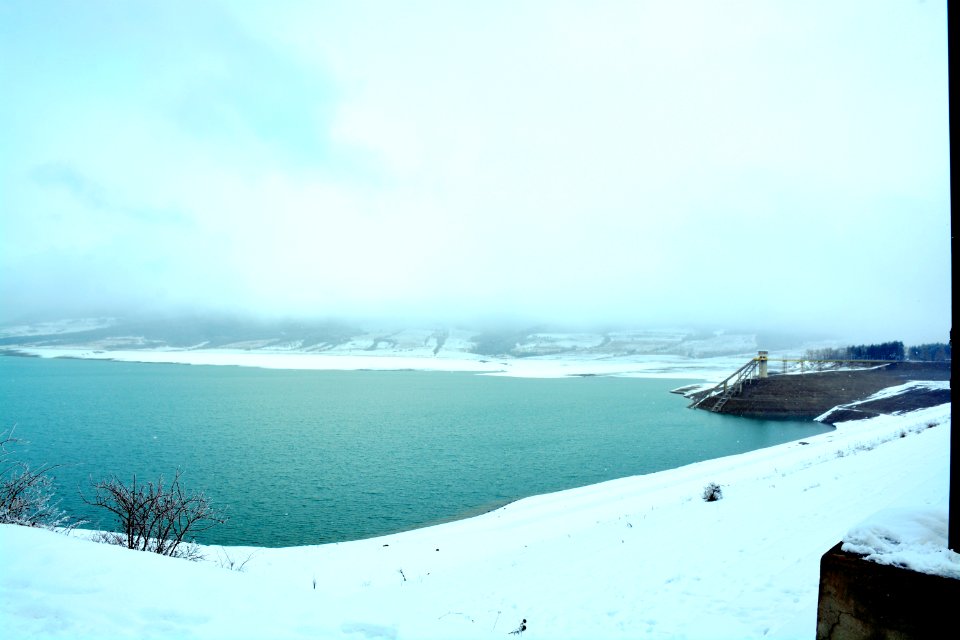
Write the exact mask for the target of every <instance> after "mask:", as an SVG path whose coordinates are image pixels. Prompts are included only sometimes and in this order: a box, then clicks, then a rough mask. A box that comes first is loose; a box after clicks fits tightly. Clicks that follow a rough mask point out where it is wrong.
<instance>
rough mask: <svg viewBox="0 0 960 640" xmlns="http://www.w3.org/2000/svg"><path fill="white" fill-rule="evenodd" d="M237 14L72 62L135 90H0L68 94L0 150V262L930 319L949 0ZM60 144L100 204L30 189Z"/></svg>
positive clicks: (530, 308)
mask: <svg viewBox="0 0 960 640" xmlns="http://www.w3.org/2000/svg"><path fill="white" fill-rule="evenodd" d="M238 7H242V6H241V5H233V4H229V5H224V6H223V7H221V10H217V9H216V8H214V9H204V10H203V11H202V12H201V13H200V18H198V19H197V20H196V25H195V26H194V27H192V28H191V29H184V30H182V32H181V31H178V27H177V26H176V25H177V24H179V23H178V22H177V21H173V20H170V19H169V16H168V17H167V19H164V20H158V21H157V24H158V25H159V26H158V28H157V29H156V32H155V33H147V32H141V33H140V37H142V38H144V39H145V40H146V41H145V43H141V44H136V45H131V44H130V42H131V41H130V39H129V38H128V39H123V38H118V39H117V40H116V42H111V40H110V39H109V38H106V39H105V40H104V41H102V42H100V43H98V46H97V47H95V48H91V49H90V50H89V51H87V52H86V53H85V54H84V55H85V59H84V63H85V64H84V68H87V67H89V64H87V63H89V62H90V61H93V62H95V61H97V60H99V59H101V58H111V59H115V58H116V57H117V56H120V57H121V58H122V57H123V56H122V55H121V54H128V53H130V51H125V50H120V49H118V48H117V47H120V43H122V44H123V46H124V47H128V48H129V47H130V46H135V47H137V46H139V47H141V49H140V55H134V59H135V60H138V61H139V62H140V64H141V67H140V68H138V69H137V71H138V72H139V73H141V74H142V78H143V82H142V83H137V84H135V85H131V84H130V82H128V81H129V79H130V77H131V76H130V74H129V73H128V72H125V71H124V68H123V65H120V67H119V71H115V72H112V73H115V74H118V78H112V77H111V76H110V75H109V74H106V75H104V76H102V77H101V76H97V77H96V78H95V79H96V82H94V83H92V86H91V87H84V86H82V84H80V85H78V84H77V83H72V82H64V80H66V79H68V78H70V77H72V76H73V75H75V74H76V73H78V72H79V71H80V69H79V68H78V67H75V66H72V65H71V64H70V62H69V60H68V59H67V60H63V61H62V62H61V65H62V66H59V67H56V68H55V69H54V70H53V71H50V70H48V73H47V74H46V75H41V76H38V77H36V78H34V79H30V78H27V77H18V78H16V79H15V82H16V85H17V86H18V87H21V88H22V89H23V91H24V94H25V95H28V96H32V97H31V101H32V103H34V104H36V100H37V99H38V98H37V97H36V96H43V95H44V92H45V91H47V90H49V89H50V88H53V87H56V88H57V90H58V91H59V92H60V95H59V96H58V101H57V102H56V103H55V104H52V105H48V108H47V110H46V113H45V117H44V118H43V119H42V120H41V119H40V118H36V119H34V118H29V117H28V118H25V119H24V117H23V110H21V111H20V112H18V114H19V115H18V116H17V118H18V120H17V121H18V122H20V123H22V124H23V125H24V126H25V127H26V129H27V130H28V131H27V132H26V134H24V135H23V136H22V137H21V138H20V139H19V144H18V145H17V146H16V147H15V148H16V149H17V151H19V153H17V159H16V160H13V161H11V160H7V161H6V162H4V163H3V164H2V165H0V168H2V169H3V173H2V174H0V180H2V181H3V187H4V191H5V192H6V193H7V195H6V196H3V197H4V201H5V205H4V206H5V208H6V209H7V211H8V212H7V213H5V214H4V221H3V224H4V227H8V228H9V229H12V230H13V231H15V232H17V234H18V235H19V243H18V244H19V247H20V248H19V249H16V250H13V251H12V253H10V252H8V254H7V255H8V257H7V258H5V264H6V265H7V266H5V269H17V268H21V267H23V266H24V265H30V264H32V265H34V266H35V265H36V260H40V261H45V260H55V257H54V256H55V255H56V254H58V252H61V251H62V250H64V249H65V248H69V249H71V250H74V251H79V252H83V251H85V250H94V249H95V250H96V251H97V252H98V253H99V255H101V256H107V257H106V258H104V259H107V260H112V261H113V262H114V263H115V264H116V265H117V266H118V268H117V271H118V272H120V273H122V276H117V278H118V283H117V285H116V286H115V287H113V289H114V290H116V291H118V292H122V291H123V290H124V289H125V288H129V289H131V290H135V289H138V288H139V289H141V290H143V289H149V288H151V287H153V288H158V289H162V290H164V291H165V292H167V295H169V296H170V297H171V298H176V297H178V296H179V297H181V298H183V299H184V300H187V301H190V302H191V303H192V302H200V301H205V302H207V303H211V304H217V305H226V306H239V307H250V308H256V309H264V308H270V309H276V310H290V311H292V312H298V313H307V312H317V313H326V312H331V311H337V310H340V309H341V308H342V309H346V308H348V307H350V308H354V309H355V308H362V309H364V310H368V311H381V310H410V309H413V308H420V309H436V308H440V307H442V308H445V309H449V308H451V307H453V308H456V309H461V310H464V311H475V310H486V309H490V308H491V307H496V306H498V305H505V306H508V307H510V308H511V309H513V310H517V309H520V310H522V311H523V312H529V313H531V314H536V313H538V312H542V313H544V314H546V315H549V314H551V313H552V314H554V315H556V314H568V313H573V312H575V311H576V312H578V313H579V314H581V315H583V314H585V315H591V316H596V317H609V316H626V317H631V318H635V319H637V320H638V321H645V320H646V319H656V318H669V317H679V318H688V317H697V318H704V319H709V318H717V319H719V320H722V321H734V320H737V319H739V318H740V317H741V314H742V313H744V312H745V310H751V309H754V308H755V307H757V303H756V299H757V298H758V297H761V298H763V299H764V300H766V301H767V302H765V303H764V304H763V305H762V307H763V309H765V310H764V311H762V312H761V311H758V312H756V313H749V316H750V317H747V318H744V320H745V321H747V322H749V321H751V320H752V319H753V318H755V317H758V316H769V321H770V322H776V323H780V322H786V321H788V320H790V318H793V319H794V320H796V321H797V322H801V323H804V322H805V323H809V324H817V325H823V324H827V323H830V322H835V321H836V320H837V315H838V314H837V311H838V310H840V311H842V312H843V313H841V314H839V315H842V316H845V317H846V316H849V318H850V320H849V321H844V322H848V323H849V326H850V327H851V328H854V327H859V326H861V325H862V324H863V321H864V320H866V319H870V321H871V322H874V321H875V319H874V317H873V316H874V315H875V314H866V315H864V314H863V312H862V311H861V310H860V308H858V307H864V306H865V307H870V306H875V305H878V304H882V303H884V302H885V301H886V300H890V299H897V300H911V301H912V303H911V304H909V305H907V307H908V308H907V309H906V310H902V311H900V312H896V313H893V312H892V313H891V315H892V316H893V317H895V318H898V319H899V322H894V323H893V324H894V327H893V328H892V329H891V330H897V327H898V326H906V325H910V326H915V327H919V326H924V327H926V328H925V329H923V330H922V331H932V330H933V329H932V327H940V326H941V325H943V326H944V327H946V326H949V323H950V315H949V314H950V299H949V291H950V286H949V285H950V281H949V247H948V245H947V243H946V239H947V234H948V233H949V187H948V168H949V161H948V157H949V156H948V143H947V138H946V134H947V108H946V107H947V98H946V42H945V38H944V37H943V36H944V35H945V20H944V18H945V9H944V6H943V5H942V4H938V3H925V4H920V5H918V4H914V3H906V2H904V3H890V4H889V5H885V6H884V7H883V9H882V10H881V9H879V8H877V6H876V5H875V4H873V3H842V4H839V5H837V4H836V3H819V4H804V5H800V6H794V5H782V4H771V3H735V4H723V5H716V4H714V3H701V2H684V3H643V2H640V3H637V2H601V3H581V2H562V3H561V2H548V3H539V2H523V3H482V4H480V3H477V4H473V3H431V2H424V3H413V4H410V3H404V4H396V3H387V2H367V3H357V2H351V3H332V4H331V3H324V4H322V5H317V4H316V3H291V4H289V5H284V6H283V8H282V9H278V8H277V7H276V6H275V5H270V6H269V7H266V6H265V5H259V4H255V5H251V6H245V7H242V8H238ZM181 9H183V8H182V7H181ZM156 11H160V12H161V13H162V10H160V9H156V8H155V12H156ZM28 26H32V28H34V29H39V28H41V27H39V26H38V25H37V24H33V25H28ZM65 28H67V29H69V26H68V27H65ZM178 38H179V39H178ZM171 41H176V42H177V46H178V47H179V48H178V49H176V50H175V51H173V52H172V53H170V54H165V55H163V56H159V57H158V54H156V52H157V51H164V46H165V44H166V43H168V42H171ZM26 46H27V47H28V48H29V46H30V45H26ZM85 51H86V50H85ZM144 52H146V53H144ZM133 53H137V52H136V51H134V52H133ZM148 54H149V55H148ZM115 66H116V65H115ZM153 79H156V82H154V81H153ZM0 115H2V114H0ZM27 141H29V144H28V143H27ZM49 163H56V164H58V165H60V166H66V167H70V168H71V169H72V170H75V171H76V172H77V174H78V175H81V176H84V177H85V179H87V180H89V181H90V183H91V184H95V185H98V188H99V189H100V191H101V192H102V193H103V202H101V203H100V206H97V204H96V203H93V202H90V201H89V200H88V201H86V202H82V201H77V199H76V198H74V199H73V200H72V201H70V194H69V193H66V192H64V191H63V189H60V190H59V191H57V192H56V193H55V194H51V193H49V191H50V185H46V186H38V185H36V184H34V183H29V181H28V180H27V178H25V177H24V176H27V175H29V174H30V171H31V170H32V169H33V168H35V167H37V166H43V165H44V164H49ZM105 203H106V204H105ZM124 211H126V212H128V213H129V212H131V211H150V212H153V214H154V217H153V218H152V219H151V220H150V221H144V220H135V219H131V218H130V217H129V216H126V217H125V216H123V215H122V213H123V212H124ZM156 212H167V213H168V214H169V215H170V217H171V221H170V222H169V224H164V223H162V221H160V220H158V219H157V218H156ZM161 217H162V216H161ZM118 221H119V222H118ZM54 226H56V227H57V228H56V229H54V228H53V227H54ZM70 237H74V238H76V244H75V245H73V246H68V247H65V246H64V242H66V244H67V245H70V242H69V240H68V238H70ZM5 244H9V241H8V242H6V243H5ZM159 245H162V247H163V248H162V249H157V246H159ZM891 246H896V247H899V248H901V249H904V248H906V249H907V250H909V251H910V253H911V255H910V256H909V259H906V258H903V259H901V260H891V259H890V257H889V254H888V253H886V252H888V251H891V250H893V249H891ZM44 252H47V253H44ZM49 252H52V253H49ZM38 255H43V256H44V257H43V258H36V256H38ZM144 255H149V256H152V259H153V262H154V264H155V266H156V267H157V268H155V269H144V267H143V261H142V260H139V258H140V257H142V256H144ZM30 256H33V257H34V258H36V260H35V261H34V262H33V263H31V262H30ZM800 265H802V268H801V266H800ZM746 266H752V267H753V268H751V269H747V273H748V274H749V275H744V274H743V271H744V269H745V267H746ZM905 273H909V274H910V277H909V278H907V277H906V276H905V275H904V274H905ZM181 274H190V275H189V276H188V277H186V278H184V279H180V275H181ZM731 276H732V279H731ZM148 285H149V286H148ZM17 286H19V285H18V284H17V283H13V284H9V285H5V288H6V289H8V290H9V289H16V288H17ZM850 286H854V287H856V288H857V291H858V294H857V295H858V297H859V301H858V302H857V304H856V305H853V304H852V303H851V302H850V300H851V295H850V289H849V287H850ZM178 292H179V293H178ZM48 293H49V295H52V296H55V295H57V292H56V290H55V287H52V288H51V290H50V291H49V292H48ZM131 295H132V294H131ZM797 300H803V301H805V303H804V305H803V306H804V307H807V308H809V307H810V306H813V307H816V308H819V309H823V310H824V311H816V312H810V311H803V312H801V311H799V310H798V309H797V307H798V305H797V304H796V301H797ZM771 307H772V308H776V309H790V310H791V312H790V313H783V312H776V313H774V312H771V311H769V309H770V308H771ZM827 310H829V311H827ZM798 314H799V315H798ZM922 331H921V332H922ZM937 331H939V329H937Z"/></svg>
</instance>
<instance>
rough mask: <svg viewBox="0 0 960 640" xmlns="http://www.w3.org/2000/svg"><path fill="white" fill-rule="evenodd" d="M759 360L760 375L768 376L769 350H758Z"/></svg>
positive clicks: (762, 376)
mask: <svg viewBox="0 0 960 640" xmlns="http://www.w3.org/2000/svg"><path fill="white" fill-rule="evenodd" d="M757 362H759V363H760V377H761V378H766V377H767V352H766V351H758V352H757Z"/></svg>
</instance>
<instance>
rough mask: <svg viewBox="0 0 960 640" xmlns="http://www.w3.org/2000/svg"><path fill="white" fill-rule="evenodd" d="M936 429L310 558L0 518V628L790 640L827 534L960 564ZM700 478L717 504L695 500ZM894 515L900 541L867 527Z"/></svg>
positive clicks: (793, 448)
mask: <svg viewBox="0 0 960 640" xmlns="http://www.w3.org/2000/svg"><path fill="white" fill-rule="evenodd" d="M949 437H950V405H949V404H945V405H942V406H939V407H933V408H929V409H923V410H920V411H916V412H912V413H909V414H904V415H897V416H880V417H877V418H873V419H870V420H863V421H857V422H848V423H841V424H840V425H839V426H838V429H837V430H836V431H833V432H830V433H827V434H823V435H820V436H816V437H813V438H809V439H807V440H805V441H801V442H793V443H789V444H784V445H780V446H776V447H771V448H769V449H765V450H760V451H755V452H751V453H747V454H742V455H737V456H732V457H727V458H721V459H717V460H711V461H706V462H701V463H698V464H694V465H690V466H686V467H682V468H679V469H673V470H669V471H664V472H660V473H655V474H650V475H646V476H637V477H631V478H624V479H620V480H614V481H610V482H605V483H602V484H598V485H593V486H589V487H583V488H580V489H574V490H570V491H563V492H559V493H554V494H548V495H542V496H536V497H532V498H527V499H525V500H521V501H519V502H515V503H513V504H510V505H507V506H506V507H503V508H501V509H498V510H496V511H493V512H490V513H487V514H485V515H482V516H479V517H475V518H471V519H468V520H461V521H458V522H452V523H448V524H444V525H440V526H436V527H430V528H425V529H419V530H415V531H410V532H406V533H401V534H396V535H390V536H385V537H381V538H374V539H369V540H360V541H355V542H346V543H339V544H330V545H321V546H312V547H299V548H288V549H252V548H220V547H211V548H207V549H206V550H205V551H206V554H207V556H208V561H207V562H199V563H192V562H188V561H185V560H174V559H167V558H162V557H159V556H155V555H150V554H146V553H142V552H136V551H128V550H125V549H121V548H117V547H109V546H105V545H101V544H95V543H92V542H88V541H86V540H84V539H82V537H83V535H84V534H83V533H82V532H75V533H74V534H73V535H72V536H70V537H68V536H64V535H59V534H55V533H51V532H48V531H43V530H34V529H26V528H21V527H15V526H10V525H3V526H0V629H3V632H4V636H5V637H10V638H71V639H73V638H311V639H317V638H353V639H358V638H363V639H367V638H500V637H505V636H507V635H508V634H509V633H510V632H511V631H514V630H516V629H518V628H519V625H520V624H521V621H522V620H526V631H524V633H523V637H527V638H640V637H649V638H710V639H720V638H738V639H742V638H805V639H808V638H812V637H814V635H815V628H816V608H817V593H818V591H817V590H818V579H819V561H820V556H821V555H822V554H823V553H825V552H826V551H827V550H828V549H830V548H831V547H832V546H833V545H835V544H836V543H837V542H838V541H840V540H841V539H844V536H845V534H847V532H851V535H850V536H848V538H849V542H850V544H859V545H861V547H860V548H861V550H862V551H864V552H867V553H869V552H871V550H872V547H871V540H873V541H877V540H880V541H884V540H885V541H886V543H887V544H889V542H890V540H893V539H899V540H900V541H901V544H900V546H901V547H904V546H907V545H910V543H911V540H913V541H914V542H915V543H916V544H918V545H921V546H924V552H923V553H922V554H920V555H919V556H916V557H922V558H925V559H923V560H917V561H916V562H917V563H919V564H920V565H922V566H923V567H930V566H936V567H940V571H941V572H944V573H947V574H948V575H951V574H950V572H951V571H952V572H956V571H957V569H958V567H960V557H958V555H957V554H955V553H953V552H950V551H948V550H946V548H945V546H946V530H945V521H946V520H945V513H946V505H947V497H948V482H949ZM711 482H716V483H719V484H720V485H721V488H722V491H723V498H722V499H721V500H719V501H717V502H710V503H708V502H704V501H703V500H702V498H701V496H702V493H703V490H704V487H705V486H706V485H707V484H708V483H711ZM889 509H897V510H899V511H885V510H889ZM878 513H881V514H882V515H881V516H876V514H878ZM872 517H873V518H875V520H874V521H873V522H871V520H870V519H871V518H872ZM896 523H904V525H905V528H906V529H907V530H908V532H913V533H912V534H910V535H906V534H904V535H900V536H899V538H898V537H897V536H898V535H899V534H891V533H890V529H886V530H885V529H883V527H890V526H894V525H895V524H896ZM876 546H878V545H876V544H874V545H873V547H876ZM878 551H882V550H878ZM931 558H932V559H933V561H931ZM231 563H233V564H234V566H238V565H239V564H241V563H245V564H244V565H243V571H231V570H229V569H228V568H227V567H228V566H229V565H230V564H231ZM918 568H919V569H921V570H924V569H923V568H922V567H918ZM952 575H956V574H955V573H954V574H952Z"/></svg>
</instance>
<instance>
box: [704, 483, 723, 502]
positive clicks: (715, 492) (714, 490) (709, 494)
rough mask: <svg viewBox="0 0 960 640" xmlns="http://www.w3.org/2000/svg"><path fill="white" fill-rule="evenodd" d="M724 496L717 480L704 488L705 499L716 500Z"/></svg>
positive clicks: (707, 500)
mask: <svg viewBox="0 0 960 640" xmlns="http://www.w3.org/2000/svg"><path fill="white" fill-rule="evenodd" d="M722 497H723V490H722V489H720V485H718V484H717V483H716V482H711V483H710V484H708V485H707V486H706V487H704V488H703V499H704V500H705V501H706V502H716V501H717V500H719V499H720V498H722Z"/></svg>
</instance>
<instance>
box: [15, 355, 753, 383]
mask: <svg viewBox="0 0 960 640" xmlns="http://www.w3.org/2000/svg"><path fill="white" fill-rule="evenodd" d="M2 352H3V350H0V353H2ZM8 353H16V354H20V355H28V356H36V357H41V358H80V359H88V360H119V361H124V362H155V363H176V364H193V365H225V366H238V367H260V368H265V369H310V370H316V371H322V370H328V371H356V370H372V371H396V370H417V371H463V372H473V373H480V374H486V375H500V376H514V377H522V378H559V377H564V376H582V375H618V376H637V377H661V378H678V379H692V378H697V379H704V380H713V381H715V382H716V381H719V380H722V379H723V378H725V377H726V376H728V375H730V373H731V372H733V371H735V370H737V369H738V368H740V367H741V366H743V364H744V363H745V362H746V361H747V360H748V359H750V358H751V357H753V356H752V355H751V354H744V355H736V356H721V357H715V358H688V357H685V356H670V355H633V356H624V357H604V358H593V359H587V358H584V357H582V356H578V357H569V356H541V357H531V358H494V357H490V356H481V355H476V354H471V353H465V352H460V353H456V354H452V355H444V356H431V355H405V354H403V353H390V354H386V355H368V354H364V353H357V352H344V353H339V354H325V353H324V354H320V353H305V352H290V351H269V350H255V351H247V350H242V349H189V350H188V349H131V350H122V349H117V350H109V351H106V350H97V349H89V348H48V347H17V348H16V349H15V350H8ZM753 355H755V354H753Z"/></svg>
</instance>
